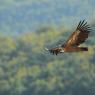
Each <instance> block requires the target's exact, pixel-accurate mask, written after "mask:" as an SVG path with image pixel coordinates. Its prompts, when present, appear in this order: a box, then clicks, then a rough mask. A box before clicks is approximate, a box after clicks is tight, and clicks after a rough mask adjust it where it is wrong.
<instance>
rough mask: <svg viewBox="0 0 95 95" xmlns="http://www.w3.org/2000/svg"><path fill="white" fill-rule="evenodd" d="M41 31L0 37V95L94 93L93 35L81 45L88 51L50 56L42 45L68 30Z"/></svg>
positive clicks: (56, 40) (60, 37) (57, 39)
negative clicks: (86, 47)
mask: <svg viewBox="0 0 95 95" xmlns="http://www.w3.org/2000/svg"><path fill="white" fill-rule="evenodd" d="M41 30H44V29H40V32H39V31H37V32H31V33H30V32H29V33H26V34H22V35H20V36H19V37H16V38H15V39H14V38H13V37H7V36H6V37H4V36H3V37H2V36H0V95H63V94H64V95H94V93H95V82H94V81H95V52H94V51H95V45H94V44H93V43H95V39H94V37H95V36H93V37H92V38H89V42H88V41H87V42H86V44H85V45H88V47H89V51H88V52H85V53H72V54H65V53H63V54H60V55H58V56H54V55H51V54H49V53H48V52H46V51H45V50H44V48H45V47H53V46H56V45H58V44H59V43H61V42H60V41H63V40H64V38H66V37H68V34H69V33H70V32H69V31H68V30H66V29H65V30H64V29H60V30H57V29H56V28H54V27H53V28H50V29H47V31H41ZM56 43H57V44H56ZM90 43H91V44H90Z"/></svg>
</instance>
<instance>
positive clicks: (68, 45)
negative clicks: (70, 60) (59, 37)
mask: <svg viewBox="0 0 95 95" xmlns="http://www.w3.org/2000/svg"><path fill="white" fill-rule="evenodd" d="M90 32H91V28H90V27H89V25H88V24H87V22H85V20H83V21H80V22H79V24H78V26H77V28H76V30H75V31H74V32H73V33H72V35H71V36H70V37H69V39H68V40H67V41H66V42H65V43H64V44H62V45H61V46H59V47H56V48H52V49H46V50H48V51H49V52H50V53H52V54H56V55H57V54H59V53H63V52H81V51H88V48H87V47H80V44H82V43H83V42H85V40H86V39H87V38H88V35H89V33H90Z"/></svg>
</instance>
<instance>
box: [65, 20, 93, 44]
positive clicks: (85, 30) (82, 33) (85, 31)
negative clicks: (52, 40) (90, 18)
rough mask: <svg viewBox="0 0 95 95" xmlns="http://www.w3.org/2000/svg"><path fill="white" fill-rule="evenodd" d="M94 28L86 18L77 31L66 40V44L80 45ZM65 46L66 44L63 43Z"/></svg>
mask: <svg viewBox="0 0 95 95" xmlns="http://www.w3.org/2000/svg"><path fill="white" fill-rule="evenodd" d="M91 30H92V29H91V28H90V27H89V25H88V24H87V22H85V20H83V21H80V22H79V24H78V26H77V28H76V31H75V32H73V33H72V35H71V36H70V37H69V39H68V40H67V41H66V43H65V45H66V46H79V45H80V44H82V43H83V42H85V40H86V39H87V38H88V35H89V33H90V31H91ZM63 46H64V45H63Z"/></svg>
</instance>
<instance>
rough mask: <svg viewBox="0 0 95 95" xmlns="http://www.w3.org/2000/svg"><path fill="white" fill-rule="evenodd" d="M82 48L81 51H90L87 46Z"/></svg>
mask: <svg viewBox="0 0 95 95" xmlns="http://www.w3.org/2000/svg"><path fill="white" fill-rule="evenodd" d="M80 50H81V51H88V48H87V47H80Z"/></svg>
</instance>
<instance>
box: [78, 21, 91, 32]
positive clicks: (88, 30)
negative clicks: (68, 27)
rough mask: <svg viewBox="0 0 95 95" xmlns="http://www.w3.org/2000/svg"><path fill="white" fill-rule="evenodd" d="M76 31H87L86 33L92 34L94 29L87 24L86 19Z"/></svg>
mask: <svg viewBox="0 0 95 95" xmlns="http://www.w3.org/2000/svg"><path fill="white" fill-rule="evenodd" d="M76 30H80V31H85V32H91V31H92V29H91V28H90V26H89V25H88V24H87V22H86V21H85V19H84V20H83V21H80V22H79V24H78V26H77V29H76Z"/></svg>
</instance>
